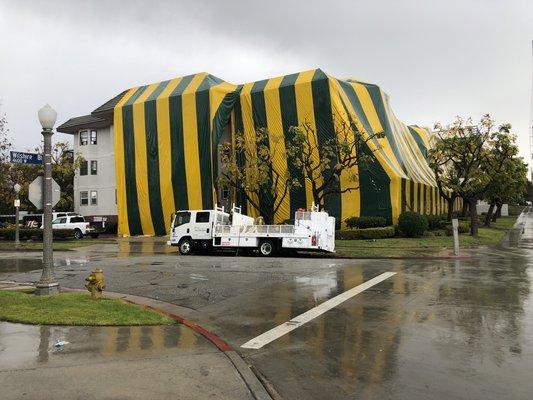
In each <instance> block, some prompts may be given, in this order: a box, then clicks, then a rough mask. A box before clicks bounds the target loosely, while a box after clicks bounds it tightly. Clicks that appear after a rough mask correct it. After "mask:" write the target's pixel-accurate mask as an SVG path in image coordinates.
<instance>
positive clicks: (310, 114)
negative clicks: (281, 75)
mask: <svg viewBox="0 0 533 400" xmlns="http://www.w3.org/2000/svg"><path fill="white" fill-rule="evenodd" d="M314 74H315V70H311V71H306V72H301V73H300V74H299V75H298V78H297V79H296V82H295V84H294V92H295V98H296V110H297V114H298V126H300V127H303V125H304V124H309V126H310V127H311V129H312V130H313V133H314V135H311V137H310V138H309V139H310V142H311V147H313V148H314V149H316V148H317V144H316V143H317V137H316V124H315V110H314V108H313V91H312V87H311V80H312V79H313V76H314ZM313 160H314V163H319V161H320V155H319V153H318V151H315V152H314V153H313ZM317 178H319V179H317V185H321V184H322V177H321V176H320V177H317ZM305 198H306V206H307V208H310V207H311V203H312V202H313V191H312V187H311V180H310V179H308V178H307V177H306V178H305Z"/></svg>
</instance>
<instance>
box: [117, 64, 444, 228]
mask: <svg viewBox="0 0 533 400" xmlns="http://www.w3.org/2000/svg"><path fill="white" fill-rule="evenodd" d="M341 121H345V122H346V123H348V124H350V123H355V124H357V126H358V127H359V129H360V130H361V131H362V132H363V133H364V134H365V135H371V134H372V133H378V132H384V134H385V137H384V138H381V139H377V138H375V139H373V140H372V141H370V142H369V148H368V149H367V151H368V154H371V155H372V158H373V161H374V162H372V163H371V164H370V166H369V168H365V169H361V170H360V171H354V172H356V173H358V175H359V190H353V191H350V192H346V193H342V194H334V195H331V196H329V197H328V198H327V199H326V202H325V208H326V209H327V211H328V212H330V214H332V215H334V216H335V217H337V218H340V219H342V220H345V219H346V218H348V217H351V216H383V217H385V218H386V219H387V220H388V221H389V222H391V223H392V222H395V221H396V220H397V218H398V216H399V214H400V213H401V212H402V211H405V210H413V211H417V212H420V213H424V214H436V213H443V212H445V210H446V205H445V202H444V201H443V199H442V198H441V197H440V196H439V195H438V190H437V187H436V183H435V179H434V177H433V173H432V171H431V169H430V168H429V166H428V163H427V150H428V148H430V145H431V144H430V132H429V131H428V130H427V129H425V128H420V127H418V126H407V125H405V124H403V123H402V122H400V121H399V120H398V119H397V118H396V116H395V115H394V113H393V112H392V109H391V107H390V105H389V100H388V97H387V95H386V94H385V93H384V92H383V91H382V90H381V89H380V88H379V87H378V86H376V85H373V84H369V83H365V82H360V81H356V80H352V79H348V80H340V79H336V78H334V77H332V76H330V75H328V74H326V73H324V72H323V71H322V70H320V69H315V70H310V71H304V72H300V73H296V74H291V75H286V76H281V77H276V78H271V79H267V80H262V81H257V82H251V83H246V84H244V85H232V84H229V83H227V82H224V81H222V80H220V79H218V78H216V77H214V76H212V75H209V74H207V73H200V74H196V75H189V76H186V77H183V78H176V79H173V80H170V81H165V82H161V83H155V84H151V85H147V86H141V87H136V88H132V89H130V90H128V91H127V92H126V94H125V95H124V97H123V98H122V99H121V100H120V102H119V103H118V104H117V105H116V107H115V112H114V132H115V157H116V171H117V208H118V220H119V226H118V232H119V235H122V236H127V235H164V234H166V233H168V230H169V224H170V221H169V218H170V216H171V214H172V212H174V211H175V210H179V209H206V208H212V207H213V205H214V203H216V192H215V190H214V181H215V177H216V170H214V167H213V166H214V165H215V164H214V162H213V157H214V152H215V150H216V149H217V145H218V139H219V138H220V135H221V133H222V130H223V129H224V127H225V126H226V124H227V123H228V122H231V130H232V133H233V134H234V133H235V132H237V131H238V132H243V133H244V135H245V137H246V139H247V140H254V136H255V132H256V129H258V128H268V130H269V132H272V133H276V134H283V136H284V137H285V138H286V141H287V140H290V137H289V135H290V134H291V133H290V132H289V128H290V127H291V126H300V125H302V124H303V123H308V124H310V125H311V126H312V127H313V129H314V132H315V133H316V137H315V138H314V139H315V140H316V142H317V143H318V145H320V143H323V142H325V141H326V140H328V139H329V138H331V137H332V135H334V134H335V124H337V123H340V122H341ZM282 154H284V152H280V153H279V155H278V157H277V158H276V159H275V160H274V167H275V168H276V169H278V171H280V172H284V171H287V170H288V171H289V172H290V174H291V175H292V176H293V177H296V178H297V179H299V180H300V182H301V187H299V188H294V189H293V190H292V191H291V192H290V193H289V195H288V196H287V197H286V198H285V199H284V203H283V204H282V206H281V207H280V208H279V209H278V211H277V213H276V215H275V221H276V222H281V221H285V220H287V219H290V218H292V215H293V213H294V211H295V210H296V209H298V208H309V207H310V206H311V203H312V201H313V198H312V194H311V186H310V183H309V182H306V181H305V179H304V178H303V174H302V171H299V170H298V169H297V168H295V167H294V166H291V165H288V163H287V160H286V158H285V157H283V156H282ZM348 175H349V174H343V176H341V179H340V181H339V182H338V185H339V188H340V189H341V190H342V189H343V188H346V187H348V186H347V185H350V186H352V185H353V182H349V179H348ZM236 200H237V203H239V204H241V205H242V206H243V208H244V210H245V211H246V212H247V213H248V214H249V215H252V216H257V210H255V209H253V208H252V207H251V205H250V204H246V201H245V200H244V197H243V196H242V195H239V194H237V199H236Z"/></svg>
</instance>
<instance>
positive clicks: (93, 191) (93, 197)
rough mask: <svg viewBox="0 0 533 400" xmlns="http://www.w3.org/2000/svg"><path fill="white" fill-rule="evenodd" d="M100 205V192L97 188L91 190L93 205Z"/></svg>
mask: <svg viewBox="0 0 533 400" xmlns="http://www.w3.org/2000/svg"><path fill="white" fill-rule="evenodd" d="M96 205H98V192H97V191H96V190H91V206H96Z"/></svg>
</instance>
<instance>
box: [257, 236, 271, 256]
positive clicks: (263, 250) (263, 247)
mask: <svg viewBox="0 0 533 400" xmlns="http://www.w3.org/2000/svg"><path fill="white" fill-rule="evenodd" d="M259 254H261V255H262V256H263V257H268V256H271V255H272V254H274V243H272V241H271V240H262V241H261V243H259Z"/></svg>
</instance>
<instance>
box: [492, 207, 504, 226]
mask: <svg viewBox="0 0 533 400" xmlns="http://www.w3.org/2000/svg"><path fill="white" fill-rule="evenodd" d="M497 206H498V208H496V212H495V213H494V215H493V216H492V222H495V221H496V220H497V219H498V218H500V217H501V216H502V207H503V203H497Z"/></svg>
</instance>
